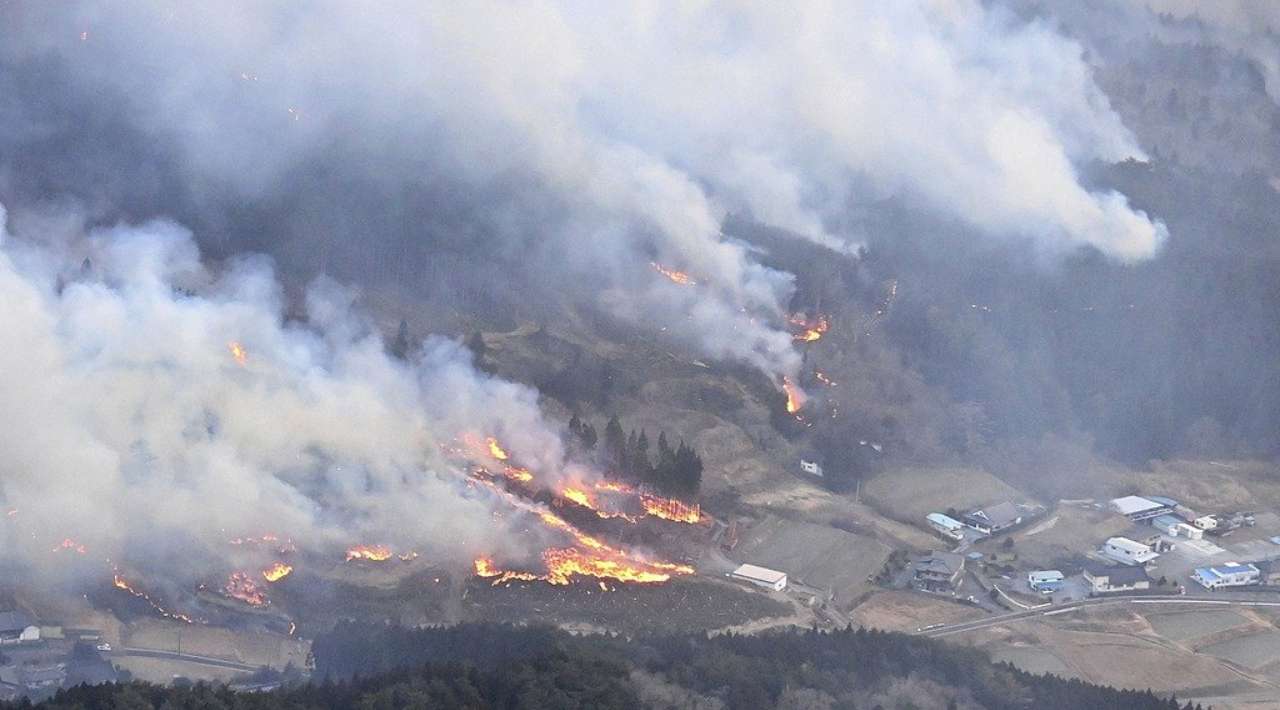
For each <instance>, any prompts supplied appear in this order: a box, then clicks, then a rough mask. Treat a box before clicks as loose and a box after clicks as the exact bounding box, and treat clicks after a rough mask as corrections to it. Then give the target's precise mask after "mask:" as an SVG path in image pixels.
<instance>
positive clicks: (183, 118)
mask: <svg viewBox="0 0 1280 710" xmlns="http://www.w3.org/2000/svg"><path fill="white" fill-rule="evenodd" d="M0 12H4V13H5V14H6V15H7V17H6V18H5V20H6V21H5V22H4V23H3V28H0V44H3V49H0V58H2V59H0V61H3V63H4V66H5V69H6V71H5V72H4V75H5V76H7V77H8V79H7V80H0V81H4V82H5V84H6V85H4V86H0V89H4V90H3V91H0V116H3V117H4V124H5V127H6V129H7V130H6V131H5V135H4V137H2V138H0V148H2V149H3V151H2V152H3V154H6V155H11V156H14V158H13V159H12V160H6V161H3V162H4V164H3V166H2V167H0V189H3V193H0V197H4V198H5V199H8V200H9V201H10V203H11V204H13V203H14V201H15V200H19V199H20V200H22V201H24V202H25V201H28V200H39V199H48V197H50V196H51V194H50V193H53V194H58V193H71V194H73V195H75V196H76V197H78V198H80V199H82V200H84V201H86V202H87V203H88V204H90V205H91V206H93V208H94V209H95V210H96V212H95V214H98V215H110V216H112V217H115V216H119V215H122V214H123V215H125V216H129V217H151V216H162V217H172V218H176V219H179V220H181V221H182V222H183V223H186V224H189V225H191V226H193V227H195V228H196V230H197V232H198V233H200V234H201V235H202V239H205V240H206V241H207V242H208V243H209V244H208V247H209V249H211V250H212V251H214V252H215V253H218V254H220V255H225V254H232V253H236V252H238V251H241V250H243V249H255V250H259V251H267V252H270V253H272V254H274V255H276V256H277V257H279V258H280V260H281V263H283V264H285V265H286V268H289V269H291V270H301V271H303V272H308V273H314V272H315V271H325V272H328V273H333V274H337V275H340V276H349V277H351V278H354V279H356V280H358V281H359V280H375V279H376V280H380V281H394V282H395V283H396V284H397V285H399V286H402V287H404V288H406V289H409V290H411V291H415V292H418V293H427V294H432V295H436V296H439V297H440V298H443V299H446V300H447V299H450V298H458V297H460V296H466V297H468V298H471V299H472V300H477V301H478V300H480V299H495V300H497V301H498V302H500V303H504V302H505V303H528V302H530V301H532V302H535V303H548V302H552V301H554V300H555V299H558V298H565V297H568V298H569V299H571V300H572V301H574V302H577V303H579V304H589V305H590V306H592V307H599V308H602V309H603V310H604V311H605V312H606V313H607V314H608V315H609V316H612V317H615V318H619V319H621V320H623V321H624V322H629V323H633V324H644V325H646V326H649V325H658V326H661V327H662V328H664V329H665V330H664V333H665V334H666V337H669V338H672V339H675V340H676V341H678V342H681V343H684V344H686V345H688V346H690V347H693V348H696V349H699V350H701V351H702V352H704V353H706V354H708V355H710V356H713V357H717V358H724V359H729V360H737V361H741V362H745V363H748V364H750V365H753V366H756V367H759V368H761V369H763V370H764V371H766V372H768V373H770V374H773V375H775V376H777V375H782V374H786V373H791V372H794V371H795V369H796V367H797V365H798V358H797V356H796V354H795V353H794V352H793V350H792V348H791V347H790V340H789V338H788V337H787V336H786V334H785V332H784V329H783V327H782V323H783V319H784V317H785V312H784V310H785V306H786V305H787V303H788V298H789V297H790V295H791V293H792V288H793V287H792V279H791V277H790V275H788V274H785V273H780V272H778V271H775V270H771V269H768V268H765V267H763V266H761V265H760V264H759V263H758V261H757V259H756V258H755V256H754V255H753V254H752V253H750V252H749V251H748V250H746V249H745V248H743V246H742V245H740V244H738V243H736V242H733V241H731V240H727V239H725V238H724V237H722V235H721V234H720V229H719V227H720V224H721V222H722V220H723V218H724V217H725V215H726V214H728V213H731V212H732V213H742V214H748V215H751V216H752V217H753V218H754V219H756V220H759V221H761V222H764V223H768V224H772V225H775V226H778V227H782V228H783V229H785V230H788V231H789V232H791V233H793V234H795V235H796V236H797V237H798V238H804V239H810V240H813V241H816V242H818V243H820V244H823V245H826V246H829V247H832V248H835V249H837V250H841V251H853V250H856V249H857V248H858V246H859V245H860V244H861V243H863V242H864V240H865V237H866V234H865V229H866V228H867V227H866V225H864V224H862V223H861V221H860V220H859V218H858V217H857V214H858V208H859V205H865V204H870V203H872V202H875V201H877V200H880V199H883V198H884V197H886V196H890V195H897V196H902V197H903V198H904V199H907V200H908V201H909V202H911V203H912V204H915V205H917V206H918V207H919V208H921V209H928V210H934V211H937V212H939V213H940V214H942V215H946V216H950V217H954V218H957V219H959V220H962V221H964V222H967V223H969V224H971V225H973V226H974V227H976V228H977V229H978V231H979V232H980V233H983V234H986V235H988V236H990V237H994V238H998V239H1002V240H1025V241H1030V242H1032V243H1034V244H1035V245H1037V248H1039V249H1040V250H1042V251H1043V252H1045V253H1047V254H1050V255H1054V254H1060V253H1063V252H1065V251H1069V250H1072V249H1075V248H1077V247H1079V246H1081V245H1089V246H1092V247H1095V248H1097V249H1099V250H1101V251H1103V252H1105V253H1107V254H1109V255H1111V256H1113V257H1115V258H1117V259H1119V260H1123V261H1131V260H1137V259H1142V258H1146V257H1149V256H1151V255H1152V254H1153V253H1154V252H1155V250H1156V249H1157V248H1158V247H1159V245H1160V243H1161V242H1162V241H1163V239H1164V237H1165V230H1164V227H1163V225H1161V224H1160V223H1158V222H1155V221H1153V220H1152V219H1150V218H1148V217H1147V216H1146V215H1145V214H1144V213H1142V212H1140V211H1137V210H1134V209H1133V208H1131V207H1130V206H1129V205H1128V203H1127V201H1126V199H1125V197H1124V196H1122V195H1121V194H1119V193H1118V192H1115V191H1112V190H1108V189H1098V188H1092V187H1088V186H1086V185H1084V184H1083V183H1082V182H1081V180H1080V179H1079V178H1078V176H1077V166H1078V165H1080V164H1082V163H1086V162H1090V161H1095V160H1096V161H1118V160H1123V159H1125V158H1129V157H1136V158H1139V159H1141V158H1142V157H1143V155H1142V152H1141V150H1139V149H1138V148H1137V146H1136V145H1135V143H1134V141H1133V139H1132V137H1131V136H1130V134H1129V132H1128V131H1127V130H1126V129H1125V127H1124V126H1123V125H1121V123H1120V121H1119V119H1118V118H1117V117H1116V115H1115V114H1114V112H1112V111H1111V109H1110V107H1109V105H1108V102H1107V100H1106V98H1105V97H1104V96H1103V95H1102V94H1101V93H1100V92H1099V91H1098V89H1097V88H1096V87H1095V86H1094V85H1093V83H1092V80H1091V77H1090V73H1089V70H1088V67H1087V65H1086V64H1085V62H1084V61H1083V60H1082V58H1081V49H1080V47H1079V46H1078V45H1076V44H1075V43H1073V42H1071V41H1068V40H1066V39H1064V38H1062V37H1061V36H1059V35H1057V34H1055V33H1054V32H1053V31H1051V30H1050V29H1049V28H1048V27H1047V26H1045V25H1043V24H1040V23H1036V22H1032V23H1021V22H1017V21H1015V20H1014V18H1012V17H1011V16H1009V15H1007V14H1006V13H1004V12H1002V11H1000V10H999V9H998V8H988V7H986V6H984V5H983V4H981V3H978V2H968V1H965V0H959V1H956V2H924V1H923V0H921V1H919V2H908V3H889V4H871V5H863V4H856V3H855V4H848V3H844V4H841V3H834V4H826V3H808V4H803V5H802V6H800V7H792V6H788V7H787V8H786V9H783V8H779V7H776V6H774V5H773V4H770V3H745V4H734V5H721V4H710V5H687V6H672V7H665V8H664V7H658V6H651V5H640V6H622V5H607V6H599V7H588V6H585V5H572V4H562V3H535V4H517V5H514V6H513V5H509V4H499V3H479V4H469V5H467V6H465V7H459V6H457V5H452V4H440V3H425V4H424V3H416V2H392V3H383V4H380V5H378V6H377V7H376V8H373V7H365V6H354V5H350V4H348V3H322V4H320V5H318V6H310V7H308V8H307V9H306V10H301V9H299V8H292V7H289V6H286V5H276V4H270V3H239V2H233V3H218V4H217V5H209V6H192V5H190V4H186V3H167V2H159V1H156V2H149V1H144V0H134V1H132V2H125V3H114V4H111V5H110V6H106V5H98V4H96V3H89V2H80V3H61V4H40V5H23V6H21V7H14V6H6V8H5V9H4V10H0ZM650 262H658V263H660V264H663V265H664V266H667V267H670V268H674V269H679V270H681V271H684V272H687V273H689V274H691V275H692V276H693V277H694V279H695V280H696V281H697V282H698V287H697V288H692V289H682V288H680V287H678V286H676V285H673V284H671V283H669V282H667V281H665V280H664V279H663V277H662V276H661V275H660V274H658V273H657V272H656V271H654V270H652V269H650V268H649V266H648V265H649V264H650ZM495 271H501V272H505V273H506V275H505V276H504V277H503V278H502V279H499V280H496V281H497V282H495V279H494V274H495ZM481 283H483V285H484V287H483V288H481V287H480V286H479V285H478V284H481ZM479 291H483V293H477V292H479ZM525 307H526V308H528V307H527V306H525Z"/></svg>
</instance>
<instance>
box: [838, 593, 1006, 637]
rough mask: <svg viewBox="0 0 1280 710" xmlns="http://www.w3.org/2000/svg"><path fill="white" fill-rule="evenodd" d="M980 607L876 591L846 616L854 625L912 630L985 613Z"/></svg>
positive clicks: (927, 597)
mask: <svg viewBox="0 0 1280 710" xmlns="http://www.w3.org/2000/svg"><path fill="white" fill-rule="evenodd" d="M985 615H986V614H984V613H983V612H982V611H981V610H980V609H977V608H975V607H972V606H969V605H967V604H961V603H959V602H956V601H951V600H949V599H943V598H941V597H934V596H929V595H927V594H920V593H917V592H907V591H888V590H886V591H880V592H876V593H875V594H872V595H871V596H870V597H869V598H868V599H867V600H866V601H864V602H863V603H861V604H859V605H858V607H857V608H856V609H854V610H853V612H852V613H851V614H850V615H849V619H850V621H852V622H853V623H854V624H855V625H861V626H866V627H869V628H875V629H888V630H890V631H908V632H912V631H915V630H916V629H918V628H923V627H925V626H929V625H931V624H954V623H957V622H960V621H969V620H971V619H979V618H981V617H983V616H985Z"/></svg>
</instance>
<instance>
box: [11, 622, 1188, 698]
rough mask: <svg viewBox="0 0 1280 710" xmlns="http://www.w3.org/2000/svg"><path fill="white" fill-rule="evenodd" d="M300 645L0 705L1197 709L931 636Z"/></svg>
mask: <svg viewBox="0 0 1280 710" xmlns="http://www.w3.org/2000/svg"><path fill="white" fill-rule="evenodd" d="M312 652H313V654H314V656H315V661H316V663H315V674H314V677H313V679H312V682H311V683H307V684H304V683H297V684H294V685H286V686H285V687H281V688H279V689H275V690H271V691H268V692H257V693H246V692H237V691H234V690H232V689H230V688H228V687H226V686H222V685H207V684H196V685H194V686H189V687H162V686H157V685H151V684H147V683H138V682H133V683H122V684H110V685H101V686H95V687H86V686H81V687H78V688H73V689H70V690H63V691H59V692H58V693H57V694H56V695H55V696H54V697H53V698H52V699H50V700H48V701H45V702H42V703H39V704H36V705H34V706H33V705H31V704H29V703H25V702H24V703H8V704H4V703H0V710H14V709H16V708H27V707H38V708H46V709H48V710H72V709H76V710H80V709H84V708H227V709H240V708H245V709H254V710H257V709H262V710H274V709H276V708H291V709H301V708H315V709H328V708H334V709H336V708H357V709H360V710H382V709H384V708H385V709H387V710H390V709H392V708H443V709H446V710H447V709H452V708H471V709H476V708H583V709H584V710H585V709H586V708H606V709H607V708H634V707H655V708H671V707H701V708H723V709H725V710H739V709H741V710H748V709H749V710H757V709H759V708H794V707H807V708H821V709H823V710H886V709H888V708H926V707H928V708H932V707H937V708H944V707H945V708H957V709H958V708H987V709H988V710H1014V709H1024V708H1034V707H1045V708H1094V709H1098V710H1109V709H1111V708H1114V709H1116V710H1119V709H1121V708H1123V709H1125V710H1197V709H1199V708H1200V706H1199V705H1193V704H1191V703H1186V704H1179V703H1178V702H1177V700H1176V699H1174V698H1171V697H1161V696H1159V695H1157V694H1155V693H1153V692H1151V691H1134V690H1117V689H1114V688H1110V687H1105V686H1099V685H1093V684H1090V683H1086V682H1083V681H1080V680H1075V679H1072V680H1067V679H1063V678H1060V677H1057V676H1053V675H1049V674H1045V675H1033V674H1030V673H1025V672H1022V671H1019V670H1017V669H1015V668H1013V667H1012V666H1010V665H1008V664H997V663H993V662H992V661H991V660H990V658H989V657H988V656H987V655H986V654H985V653H984V652H982V651H980V650H977V649H973V648H966V647H959V646H952V645H948V644H944V643H942V642H939V641H937V640H934V639H927V638H922V637H919V636H910V635H907V634H901V633H894V632H884V631H873V630H867V629H853V628H846V629H843V630H837V631H818V630H816V629H815V630H796V629H790V630H785V631H775V632H771V633H764V634H758V635H753V636H738V635H733V634H725V635H720V636H716V637H714V638H709V637H707V636H706V635H704V634H685V635H666V636H650V637H635V638H624V637H620V636H612V635H593V636H574V635H572V634H569V633H566V632H564V631H561V630H559V629H554V628H550V627H539V626H529V627H517V626H511V625H498V624H463V625H459V626H454V627H448V628H406V627H400V626H386V625H371V624H360V623H354V622H342V623H339V624H338V625H337V626H335V627H334V628H333V629H332V630H331V631H330V632H328V633H325V634H321V635H320V636H319V637H317V638H316V639H315V642H314V644H313V646H312Z"/></svg>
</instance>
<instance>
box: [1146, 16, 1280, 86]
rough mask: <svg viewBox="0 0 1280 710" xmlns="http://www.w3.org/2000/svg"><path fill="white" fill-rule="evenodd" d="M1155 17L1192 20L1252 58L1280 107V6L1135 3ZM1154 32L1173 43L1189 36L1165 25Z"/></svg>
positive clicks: (1222, 43) (1209, 34)
mask: <svg viewBox="0 0 1280 710" xmlns="http://www.w3.org/2000/svg"><path fill="white" fill-rule="evenodd" d="M1131 1H1132V2H1134V3H1136V4H1137V5H1139V6H1140V7H1143V8H1145V9H1146V10H1148V11H1149V12H1151V13H1155V14H1158V15H1166V16H1169V17H1172V18H1175V19H1178V20H1188V21H1191V22H1193V23H1196V25H1198V28H1199V29H1200V30H1201V31H1202V32H1203V33H1204V34H1205V35H1207V37H1208V39H1209V40H1210V41H1211V42H1213V43H1214V44H1217V45H1219V46H1222V47H1225V48H1227V49H1230V50H1231V51H1234V52H1240V53H1242V54H1244V55H1245V56H1247V57H1249V59H1250V60H1251V61H1253V62H1254V63H1255V64H1256V65H1257V66H1258V67H1259V68H1260V69H1261V70H1262V72H1263V74H1264V76H1265V77H1266V86H1267V94H1268V95H1269V96H1270V97H1271V99H1272V100H1273V101H1275V102H1277V103H1280V34H1278V33H1277V31H1278V30H1280V5H1278V4H1276V3H1274V2H1253V1H1251V0H1131ZM1152 24H1153V25H1155V27H1154V31H1155V32H1156V33H1157V34H1158V35H1161V36H1165V37H1169V38H1171V39H1179V38H1182V39H1185V38H1187V36H1188V34H1189V33H1188V32H1186V31H1185V30H1180V28H1178V27H1168V26H1165V25H1163V24H1161V23H1154V22H1153V23H1152Z"/></svg>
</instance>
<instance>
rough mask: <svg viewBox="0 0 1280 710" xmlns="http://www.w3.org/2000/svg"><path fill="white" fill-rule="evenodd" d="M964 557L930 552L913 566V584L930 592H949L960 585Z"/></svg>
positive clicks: (951, 553) (949, 553)
mask: <svg viewBox="0 0 1280 710" xmlns="http://www.w3.org/2000/svg"><path fill="white" fill-rule="evenodd" d="M962 574H964V557H963V556H962V555H957V554H955V553H953V552H937V551H934V552H930V553H929V554H928V555H927V556H926V557H924V558H922V559H920V560H919V561H917V562H916V565H915V584H916V587H917V588H919V589H924V590H927V591H930V592H951V591H955V589H956V587H958V586H959V585H960V576H961V575H962Z"/></svg>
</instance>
